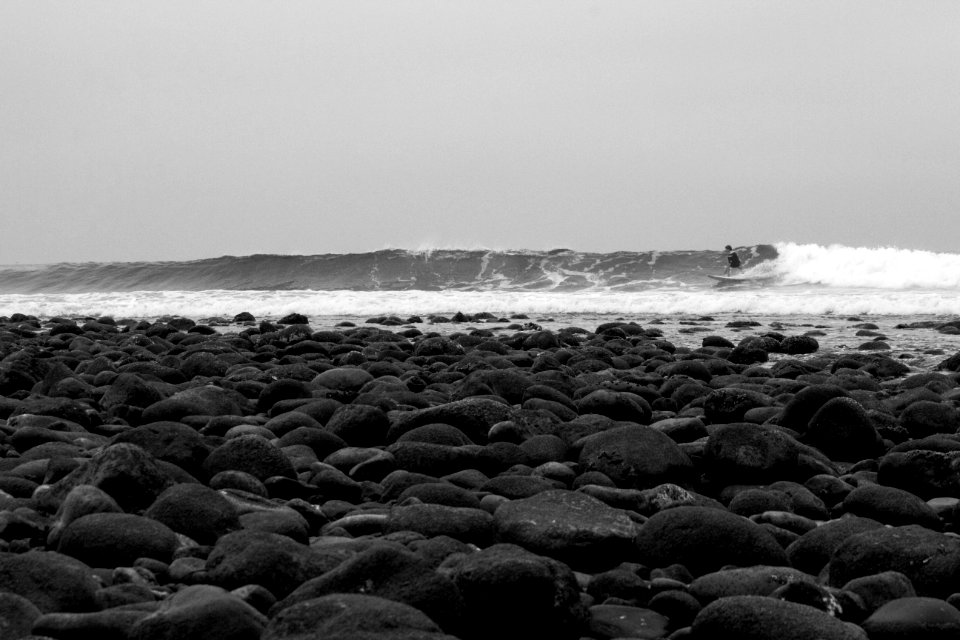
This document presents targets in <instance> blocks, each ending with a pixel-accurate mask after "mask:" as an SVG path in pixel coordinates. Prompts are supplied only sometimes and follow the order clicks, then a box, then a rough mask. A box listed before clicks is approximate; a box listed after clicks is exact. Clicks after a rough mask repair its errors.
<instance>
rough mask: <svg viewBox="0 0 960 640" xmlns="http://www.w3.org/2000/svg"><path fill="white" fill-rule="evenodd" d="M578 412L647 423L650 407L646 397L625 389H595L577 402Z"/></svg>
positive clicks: (648, 421)
mask: <svg viewBox="0 0 960 640" xmlns="http://www.w3.org/2000/svg"><path fill="white" fill-rule="evenodd" d="M577 410H578V411H579V413H580V414H587V413H596V414H598V415H601V416H607V417H608V418H612V419H613V420H621V421H625V422H635V423H637V424H644V425H645V424H649V423H650V416H651V409H650V403H649V402H647V400H646V399H644V398H642V397H640V396H638V395H636V394H634V393H630V392H627V391H609V390H607V389H597V390H596V391H592V392H590V393H589V394H587V395H586V396H584V397H583V398H581V399H580V400H579V401H578V402H577Z"/></svg>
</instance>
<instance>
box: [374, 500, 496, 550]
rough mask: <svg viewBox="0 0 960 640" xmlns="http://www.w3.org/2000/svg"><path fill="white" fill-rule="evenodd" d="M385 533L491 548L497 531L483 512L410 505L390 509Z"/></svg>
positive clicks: (469, 509) (429, 505) (442, 506)
mask: <svg viewBox="0 0 960 640" xmlns="http://www.w3.org/2000/svg"><path fill="white" fill-rule="evenodd" d="M384 530H385V531H386V532H388V533H389V532H392V531H415V532H417V533H420V534H422V535H424V536H427V537H434V536H449V537H451V538H454V539H456V540H462V541H464V542H470V543H473V544H477V545H481V546H483V545H488V544H490V543H491V542H492V541H493V538H494V533H495V531H496V527H495V523H494V519H493V516H491V515H490V514H489V513H487V512H486V511H483V510H481V509H471V508H466V507H448V506H446V505H441V504H410V505H405V506H396V507H393V508H392V509H390V512H389V514H388V516H387V519H386V522H385V525H384Z"/></svg>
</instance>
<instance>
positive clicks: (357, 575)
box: [271, 543, 463, 633]
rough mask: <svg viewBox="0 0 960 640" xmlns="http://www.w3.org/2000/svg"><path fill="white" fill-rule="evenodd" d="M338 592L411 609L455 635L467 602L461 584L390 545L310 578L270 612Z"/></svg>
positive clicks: (377, 548) (421, 559)
mask: <svg viewBox="0 0 960 640" xmlns="http://www.w3.org/2000/svg"><path fill="white" fill-rule="evenodd" d="M336 593H362V594H366V595H370V596H376V597H380V598H386V599H388V600H392V601H394V602H400V603H403V604H407V605H410V606H412V607H415V608H417V609H419V610H420V611H422V612H423V613H425V614H427V615H428V616H429V617H430V619H431V620H433V621H434V622H436V623H437V624H438V625H440V627H441V628H442V629H444V630H445V631H447V632H450V633H453V632H456V631H459V630H460V627H461V619H462V616H463V598H462V597H461V596H460V592H459V590H458V589H457V587H456V585H455V584H454V583H453V582H452V581H451V580H450V579H449V578H448V577H446V576H444V575H442V574H440V573H437V572H436V571H434V568H433V567H432V566H431V565H430V564H428V563H427V562H426V561H425V560H424V559H423V558H421V557H420V556H418V555H416V554H414V553H411V552H409V551H406V550H405V549H403V548H402V547H400V546H399V545H392V544H387V543H383V544H375V545H373V546H372V547H370V548H369V549H367V550H365V551H362V552H360V553H358V554H357V555H356V556H355V557H354V558H351V559H349V560H346V561H344V562H343V563H342V564H341V565H340V566H338V567H337V568H335V569H333V570H331V571H328V572H327V573H325V574H323V575H322V576H319V577H316V578H312V579H310V580H307V581H306V582H304V583H303V584H302V585H300V586H299V587H297V589H295V590H294V591H293V593H291V594H290V595H289V596H287V597H286V598H284V599H283V600H282V601H280V602H279V603H277V605H276V606H274V608H273V610H272V611H271V614H272V615H276V614H277V613H279V612H281V611H283V610H285V609H287V608H289V607H291V606H293V605H296V604H298V603H301V602H305V601H307V600H312V599H314V598H319V597H322V596H326V595H331V594H336Z"/></svg>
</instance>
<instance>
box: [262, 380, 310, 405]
mask: <svg viewBox="0 0 960 640" xmlns="http://www.w3.org/2000/svg"><path fill="white" fill-rule="evenodd" d="M313 389H314V387H313V385H311V384H309V383H307V382H304V381H303V380H296V379H294V378H279V379H277V380H272V381H270V382H268V383H267V384H266V386H264V387H263V389H261V391H260V393H259V395H258V396H257V409H258V410H259V411H263V412H268V411H270V409H271V407H273V406H274V405H275V404H277V403H278V402H281V401H283V400H296V399H306V398H312V397H313Z"/></svg>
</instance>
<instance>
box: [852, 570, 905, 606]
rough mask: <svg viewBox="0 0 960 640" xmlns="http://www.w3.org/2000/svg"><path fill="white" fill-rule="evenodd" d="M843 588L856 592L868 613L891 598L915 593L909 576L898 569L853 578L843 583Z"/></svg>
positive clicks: (894, 598)
mask: <svg viewBox="0 0 960 640" xmlns="http://www.w3.org/2000/svg"><path fill="white" fill-rule="evenodd" d="M843 590H844V591H850V592H852V593H855V594H857V596H859V597H860V599H861V600H862V601H863V604H864V607H865V608H866V610H867V612H868V613H872V612H874V611H876V610H877V609H879V608H880V607H882V606H883V605H885V604H886V603H888V602H890V601H891V600H896V599H898V598H912V597H915V596H916V595H917V592H916V591H915V590H914V588H913V583H911V582H910V578H908V577H907V576H905V575H903V574H902V573H900V572H899V571H882V572H880V573H875V574H873V575H870V576H862V577H859V578H854V579H853V580H851V581H850V582H848V583H847V584H845V585H843Z"/></svg>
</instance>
